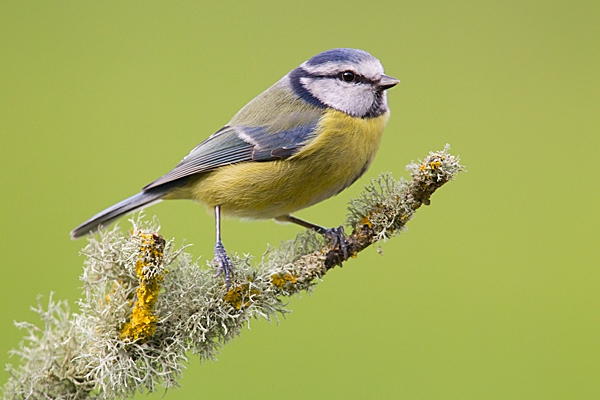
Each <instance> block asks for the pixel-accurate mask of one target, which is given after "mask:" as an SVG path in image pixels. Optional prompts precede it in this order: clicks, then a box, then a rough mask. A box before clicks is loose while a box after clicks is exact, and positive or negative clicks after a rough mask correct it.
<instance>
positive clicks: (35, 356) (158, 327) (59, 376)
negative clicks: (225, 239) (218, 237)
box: [4, 146, 464, 399]
mask: <svg viewBox="0 0 600 400" xmlns="http://www.w3.org/2000/svg"><path fill="white" fill-rule="evenodd" d="M407 169H408V170H410V174H411V177H412V179H411V180H410V181H405V180H404V179H400V180H399V181H396V180H394V179H392V177H391V175H390V174H384V175H382V176H380V177H379V178H378V179H376V180H373V181H372V182H371V185H369V186H367V187H366V188H365V191H364V192H363V193H362V194H361V195H360V197H359V198H358V199H355V200H351V202H350V206H349V211H350V212H349V216H348V219H347V225H348V226H349V227H350V228H351V229H352V234H351V235H349V236H348V238H347V247H346V251H345V252H344V251H342V249H341V248H340V247H339V246H337V245H334V244H333V243H329V242H326V241H325V240H324V239H323V238H322V236H320V235H318V234H316V233H314V232H312V231H306V232H304V233H301V234H299V235H298V236H297V237H296V239H295V240H292V241H288V242H284V243H282V245H281V246H280V247H279V248H277V249H269V250H267V252H266V253H265V254H264V255H263V257H262V259H261V261H260V262H258V263H257V265H256V266H251V264H250V257H249V256H245V257H240V256H237V255H234V256H233V257H232V259H233V262H234V267H235V280H234V282H233V285H232V287H231V288H230V290H229V291H226V288H225V285H224V283H223V281H222V278H217V277H215V276H214V273H213V270H212V269H211V268H199V267H198V265H197V264H196V263H194V262H192V256H191V255H190V254H188V253H186V252H185V251H184V250H185V248H184V247H182V248H179V249H175V248H174V244H173V243H174V242H173V240H170V241H168V242H166V241H165V240H164V239H163V238H162V236H161V235H159V234H158V233H157V231H158V230H159V228H158V222H157V221H156V220H154V221H152V222H142V221H140V219H139V217H138V219H135V220H132V223H133V228H132V230H131V231H130V234H129V235H123V234H122V233H121V232H120V231H118V230H117V229H116V228H114V229H113V230H112V231H108V232H103V233H101V234H100V238H99V239H96V238H92V239H90V240H89V244H88V245H87V246H86V247H85V248H84V250H83V254H84V255H85V256H86V257H87V259H86V261H85V263H84V271H83V275H82V277H81V279H82V281H83V282H84V298H83V299H81V300H80V301H79V307H80V313H79V314H72V313H71V312H70V311H69V307H68V304H67V303H66V302H55V301H54V300H53V299H52V296H50V300H49V305H48V310H47V311H44V310H43V308H42V306H41V304H40V305H38V307H37V308H35V309H34V311H35V312H37V313H38V314H39V315H40V317H41V318H42V321H43V322H44V326H43V328H38V327H37V326H35V325H33V324H29V323H25V322H22V323H18V324H17V326H18V327H19V328H21V329H25V330H26V331H27V333H28V334H27V335H26V336H25V338H24V342H23V343H21V345H20V347H19V349H17V350H13V352H12V354H14V355H17V356H19V357H20V359H21V365H20V366H18V367H16V368H15V367H12V366H10V365H8V366H7V370H8V371H9V373H10V374H11V378H10V379H9V381H8V382H7V383H6V384H5V386H4V398H6V399H15V398H45V399H111V398H115V397H132V396H133V395H134V394H135V392H138V391H139V392H153V391H155V390H156V389H157V388H158V386H159V385H161V386H163V387H166V388H169V387H173V386H177V385H178V379H179V378H180V377H181V374H182V372H183V369H184V367H185V363H186V362H188V355H187V354H188V352H190V351H191V352H192V353H193V354H196V355H198V356H199V358H200V359H201V360H205V359H214V358H215V354H217V353H218V350H219V349H220V347H221V346H222V345H224V344H225V343H227V342H228V341H229V340H231V339H233V338H234V337H236V336H237V335H238V334H239V332H240V330H241V329H242V327H243V326H244V325H245V324H246V323H247V322H248V321H249V320H250V319H251V318H254V317H264V318H266V319H269V320H270V319H272V318H274V319H277V316H278V314H284V313H286V312H288V310H286V309H285V304H284V302H283V301H282V298H283V297H285V296H290V295H293V294H295V293H298V292H300V291H303V290H312V289H313V287H314V286H315V285H316V284H317V283H318V282H319V281H320V278H322V277H323V276H324V275H325V274H326V273H327V271H329V270H330V269H331V268H334V267H335V266H336V265H341V263H342V262H344V261H345V260H346V259H347V258H348V257H356V256H357V255H358V253H360V252H361V251H362V250H364V249H365V248H367V247H369V246H370V245H372V244H373V243H376V242H379V241H381V240H387V239H388V238H390V237H392V236H395V235H397V234H399V233H400V232H402V231H403V230H404V229H405V225H406V223H407V222H408V221H410V219H411V218H412V217H413V215H414V213H415V212H416V210H417V209H419V207H420V206H421V205H423V204H425V205H428V204H429V202H430V200H429V199H430V197H431V195H432V194H433V193H434V192H435V191H436V190H437V189H438V188H439V187H441V186H442V185H444V184H445V183H446V182H448V181H450V180H452V179H453V178H454V176H455V175H456V174H457V173H459V172H461V171H463V170H464V169H463V167H462V166H461V165H460V164H459V159H458V158H457V157H454V156H452V155H450V154H449V153H448V146H446V147H445V148H444V150H442V151H439V152H435V153H430V154H429V156H427V157H426V158H425V159H424V160H423V161H420V162H418V163H411V164H410V165H408V166H407Z"/></svg>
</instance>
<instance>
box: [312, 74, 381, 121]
mask: <svg viewBox="0 0 600 400" xmlns="http://www.w3.org/2000/svg"><path fill="white" fill-rule="evenodd" d="M300 81H301V82H302V84H303V85H304V87H305V88H306V89H308V91H309V92H310V93H311V94H312V95H313V96H315V97H316V98H317V99H319V100H320V101H321V102H322V103H324V104H325V105H328V106H329V107H331V108H335V109H336V110H339V111H343V112H345V113H348V114H350V115H353V116H362V115H365V114H366V113H367V111H369V109H370V108H371V104H372V103H373V94H372V92H371V88H370V87H369V86H367V85H362V84H354V83H346V82H342V81H340V80H338V79H317V80H312V79H308V78H301V79H300Z"/></svg>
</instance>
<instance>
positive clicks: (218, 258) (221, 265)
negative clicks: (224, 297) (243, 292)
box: [213, 242, 233, 291]
mask: <svg viewBox="0 0 600 400" xmlns="http://www.w3.org/2000/svg"><path fill="white" fill-rule="evenodd" d="M213 264H216V266H217V273H216V274H215V278H216V277H217V276H219V275H221V274H223V275H225V288H226V289H227V291H229V288H230V286H231V279H232V278H233V263H232V262H231V258H230V257H229V256H228V255H227V252H226V251H225V247H223V243H221V242H217V243H216V244H215V258H214V259H213Z"/></svg>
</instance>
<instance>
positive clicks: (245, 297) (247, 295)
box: [223, 283, 260, 310]
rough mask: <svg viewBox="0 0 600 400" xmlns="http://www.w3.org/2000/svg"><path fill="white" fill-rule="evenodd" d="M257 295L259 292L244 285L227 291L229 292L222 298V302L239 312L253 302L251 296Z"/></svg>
mask: <svg viewBox="0 0 600 400" xmlns="http://www.w3.org/2000/svg"><path fill="white" fill-rule="evenodd" d="M259 294H260V290H258V289H250V285H249V284H248V283H244V284H243V285H240V286H235V287H233V288H231V289H229V292H227V294H226V295H225V296H224V297H223V300H224V301H226V302H227V303H229V304H231V306H232V307H235V308H237V309H238V310H239V309H241V308H242V307H248V306H249V305H250V303H251V302H252V300H253V296H257V295H259Z"/></svg>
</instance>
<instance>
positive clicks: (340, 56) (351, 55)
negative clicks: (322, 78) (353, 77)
mask: <svg viewBox="0 0 600 400" xmlns="http://www.w3.org/2000/svg"><path fill="white" fill-rule="evenodd" d="M368 59H374V57H373V56H372V55H370V54H369V53H367V52H366V51H363V50H358V49H345V48H341V49H331V50H327V51H324V52H322V53H319V54H317V55H316V56H314V57H313V58H311V59H310V60H308V61H307V64H308V65H311V66H315V65H319V64H325V63H328V62H350V63H359V62H361V61H365V60H368Z"/></svg>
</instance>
